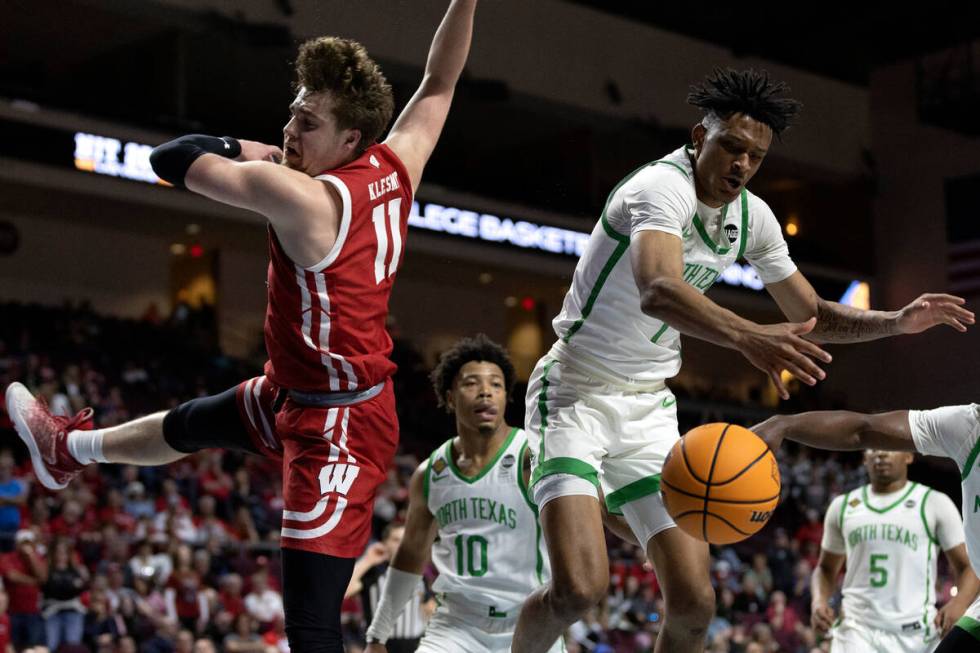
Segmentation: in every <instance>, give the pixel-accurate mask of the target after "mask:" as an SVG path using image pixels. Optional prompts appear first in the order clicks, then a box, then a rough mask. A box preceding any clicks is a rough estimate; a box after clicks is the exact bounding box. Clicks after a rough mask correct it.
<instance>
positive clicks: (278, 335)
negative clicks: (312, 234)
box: [265, 144, 412, 392]
mask: <svg viewBox="0 0 980 653" xmlns="http://www.w3.org/2000/svg"><path fill="white" fill-rule="evenodd" d="M317 179H321V180H323V181H324V183H329V184H331V185H333V187H334V188H335V189H336V190H337V192H338V194H339V195H340V197H341V200H342V202H343V213H342V216H341V220H340V229H339V232H338V234H337V242H336V243H335V244H334V246H333V248H332V249H331V250H330V252H329V253H328V254H327V256H326V258H324V259H323V260H322V261H320V262H319V263H317V264H316V265H314V266H311V267H307V268H304V267H300V266H299V265H296V264H295V263H294V262H293V261H292V260H290V258H289V257H288V256H287V255H286V253H285V252H284V251H283V249H282V245H280V243H279V239H278V238H277V237H276V234H275V231H274V230H273V229H272V227H271V225H270V227H269V256H270V259H271V260H270V262H269V279H268V280H269V306H268V309H267V310H266V316H265V343H266V348H267V349H268V353H269V361H268V362H267V363H266V364H265V375H266V376H267V377H269V379H271V380H272V381H273V382H274V383H275V384H276V385H278V386H279V387H281V388H291V389H295V390H306V391H321V392H336V391H340V392H348V391H351V390H365V389H367V388H370V387H371V386H373V385H375V384H377V383H379V382H381V381H383V380H384V379H386V378H388V377H389V376H391V375H392V374H394V372H395V369H396V367H395V364H394V363H392V362H391V360H390V359H389V358H388V356H389V355H390V354H391V337H390V336H389V335H388V331H387V330H386V329H385V319H386V318H387V316H388V297H389V295H390V294H391V288H392V285H393V284H394V281H395V272H396V271H397V270H398V265H399V263H400V262H401V258H402V254H403V252H404V243H405V235H406V232H407V230H408V216H409V213H410V212H411V208H412V184H411V181H410V180H409V177H408V172H407V171H406V170H405V166H404V165H403V164H402V162H401V161H400V160H399V159H398V157H397V156H396V155H395V153H394V152H392V150H391V148H389V147H388V146H387V145H383V144H379V145H372V146H371V147H369V148H368V149H367V150H365V151H364V153H363V154H362V155H361V156H360V157H358V158H357V159H355V160H353V161H351V162H350V163H348V164H347V165H345V166H343V167H340V168H336V169H334V170H327V171H326V172H324V173H323V174H321V175H319V176H318V177H317Z"/></svg>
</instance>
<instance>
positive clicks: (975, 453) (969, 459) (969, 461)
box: [960, 439, 980, 481]
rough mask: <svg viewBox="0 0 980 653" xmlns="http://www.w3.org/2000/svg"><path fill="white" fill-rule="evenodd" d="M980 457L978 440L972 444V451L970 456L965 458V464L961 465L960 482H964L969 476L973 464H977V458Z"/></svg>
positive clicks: (979, 440) (979, 442) (979, 441)
mask: <svg viewBox="0 0 980 653" xmlns="http://www.w3.org/2000/svg"><path fill="white" fill-rule="evenodd" d="M978 455H980V439H977V441H976V442H975V443H974V444H973V449H971V450H970V455H969V456H967V457H966V464H964V465H963V471H962V473H961V474H962V477H961V479H960V480H963V481H965V480H966V477H967V476H969V475H970V472H972V471H973V463H975V462H977V456H978Z"/></svg>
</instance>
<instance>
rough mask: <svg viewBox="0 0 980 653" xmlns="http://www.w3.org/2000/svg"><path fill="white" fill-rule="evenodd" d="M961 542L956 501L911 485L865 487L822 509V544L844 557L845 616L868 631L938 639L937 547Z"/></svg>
mask: <svg viewBox="0 0 980 653" xmlns="http://www.w3.org/2000/svg"><path fill="white" fill-rule="evenodd" d="M962 543H963V524H962V522H961V521H960V514H959V511H958V510H957V509H956V506H955V505H954V504H953V502H952V501H951V500H950V498H949V497H947V496H946V495H945V494H943V493H942V492H934V491H933V489H932V488H930V487H927V486H925V485H920V484H918V483H914V482H908V483H906V484H905V486H904V487H903V488H902V489H900V490H898V491H897V492H892V493H889V494H875V493H874V492H873V491H872V490H871V487H870V486H868V485H865V486H863V487H860V488H858V489H856V490H851V491H850V492H848V493H846V494H843V495H840V496H838V497H836V498H835V499H834V500H833V501H832V502H831V503H830V507H829V508H828V509H827V515H826V517H825V519H824V534H823V542H822V544H821V546H822V547H823V549H824V550H825V551H829V552H830V553H836V554H838V555H842V554H843V555H846V556H847V572H846V574H845V576H844V587H843V595H844V601H843V606H842V613H843V614H844V615H845V616H846V618H847V619H848V620H853V621H854V622H857V623H858V624H861V625H864V626H866V627H869V628H877V629H881V630H888V631H892V632H896V633H902V634H905V635H916V636H920V635H921V637H922V640H923V641H925V642H928V641H930V640H932V639H933V638H935V637H936V631H935V628H934V626H933V622H932V620H933V618H934V617H935V616H936V590H935V586H936V562H937V559H938V556H939V551H940V550H942V551H948V550H949V549H952V548H953V547H955V546H959V545H960V544H962Z"/></svg>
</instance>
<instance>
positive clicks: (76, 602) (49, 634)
mask: <svg viewBox="0 0 980 653" xmlns="http://www.w3.org/2000/svg"><path fill="white" fill-rule="evenodd" d="M74 557H75V554H74V552H73V551H72V548H71V541H70V540H68V539H66V538H58V539H56V540H55V541H54V544H53V545H52V547H51V556H50V560H51V564H50V568H49V569H48V575H47V580H46V581H45V582H44V584H43V585H42V586H41V591H42V593H43V597H44V600H43V602H42V607H43V611H42V614H43V615H44V629H45V633H46V640H47V644H48V648H49V649H50V650H52V651H56V650H58V647H59V646H60V645H61V644H62V643H64V644H69V645H74V644H79V643H80V642H81V641H82V635H83V634H84V631H85V606H84V605H82V602H81V600H80V597H81V595H82V592H83V591H84V590H85V587H86V584H87V582H88V579H89V573H88V570H87V569H86V568H85V567H83V566H81V565H80V564H79V563H78V562H77V561H76V560H75V559H74Z"/></svg>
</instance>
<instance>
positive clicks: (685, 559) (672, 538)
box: [623, 495, 715, 653]
mask: <svg viewBox="0 0 980 653" xmlns="http://www.w3.org/2000/svg"><path fill="white" fill-rule="evenodd" d="M657 504H659V505H657ZM651 507H652V509H651ZM659 510H663V512H664V513H666V510H664V509H663V500H662V499H661V497H660V495H650V496H648V497H645V498H644V499H640V500H637V501H635V502H633V503H631V504H627V505H626V506H624V507H623V512H624V514H625V515H626V516H627V520H628V521H630V522H631V526H632V525H633V522H634V515H637V514H646V515H650V514H656V512H658V511H659ZM644 521H645V523H647V524H650V523H654V524H656V523H657V522H656V521H655V520H651V519H649V517H646V518H644ZM638 530H639V529H637V528H635V527H634V532H636V534H637V537H638V539H639V541H641V542H642V541H644V539H647V538H644V537H643V533H644V531H640V532H637V531H638ZM646 550H647V557H648V558H649V560H650V561H651V562H652V563H653V567H654V570H655V571H656V573H657V580H658V581H659V582H660V587H661V590H662V591H663V595H664V612H665V614H664V622H663V626H662V627H661V629H660V635H659V637H658V638H657V647H656V649H655V650H656V651H658V652H659V653H666V652H667V651H670V652H671V653H673V652H675V651H676V652H677V653H683V652H685V651H702V650H703V649H704V638H705V634H706V632H707V629H708V623H709V622H710V621H711V617H712V616H713V615H714V612H715V593H714V590H713V589H712V587H711V578H710V575H709V571H710V559H709V556H708V544H707V543H706V542H701V541H699V540H695V539H694V538H692V537H691V536H689V535H687V534H686V533H684V532H683V531H681V530H680V529H679V528H677V527H676V526H673V527H669V528H666V529H664V530H660V531H659V532H656V533H654V534H652V535H650V536H649V538H648V539H647V547H646Z"/></svg>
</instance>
